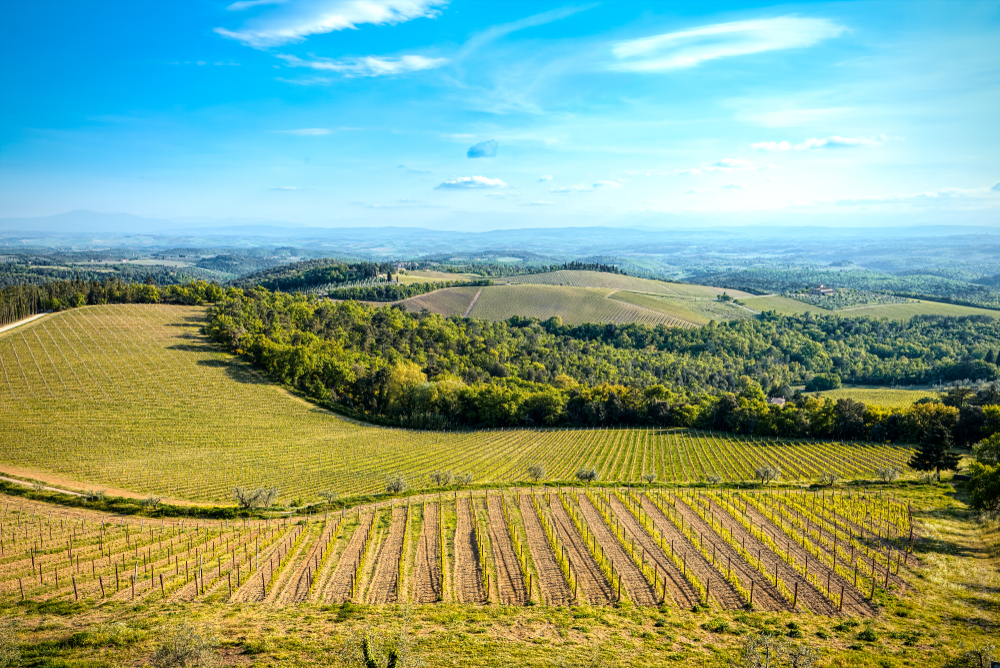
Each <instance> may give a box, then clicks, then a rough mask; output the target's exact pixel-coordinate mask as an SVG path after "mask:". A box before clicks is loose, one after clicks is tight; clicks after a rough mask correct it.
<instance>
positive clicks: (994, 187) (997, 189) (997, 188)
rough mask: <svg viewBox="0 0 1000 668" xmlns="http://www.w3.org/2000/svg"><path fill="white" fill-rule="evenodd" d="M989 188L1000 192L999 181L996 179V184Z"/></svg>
mask: <svg viewBox="0 0 1000 668" xmlns="http://www.w3.org/2000/svg"><path fill="white" fill-rule="evenodd" d="M990 190H992V191H993V192H1000V181H997V182H996V184H995V185H994V186H993V187H992V188H990Z"/></svg>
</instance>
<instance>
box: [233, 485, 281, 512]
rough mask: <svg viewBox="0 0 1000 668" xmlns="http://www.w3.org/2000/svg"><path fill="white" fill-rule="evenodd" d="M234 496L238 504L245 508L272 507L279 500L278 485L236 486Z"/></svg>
mask: <svg viewBox="0 0 1000 668" xmlns="http://www.w3.org/2000/svg"><path fill="white" fill-rule="evenodd" d="M233 497H234V498H235V499H236V503H237V505H239V507H240V508H243V509H244V510H249V509H250V508H270V507H271V506H272V505H274V502H275V501H277V500H278V488H277V487H258V488H257V489H251V488H249V487H234V488H233Z"/></svg>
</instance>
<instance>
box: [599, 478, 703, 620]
mask: <svg viewBox="0 0 1000 668" xmlns="http://www.w3.org/2000/svg"><path fill="white" fill-rule="evenodd" d="M611 507H612V509H613V510H614V512H615V515H616V516H617V517H618V519H619V520H620V521H621V523H622V526H624V527H625V531H626V533H627V534H628V535H630V536H631V537H632V539H633V540H635V541H636V543H637V544H638V545H640V546H641V547H642V548H643V549H644V550H645V551H646V558H647V559H648V560H649V561H651V562H652V563H653V564H654V565H655V566H656V570H657V572H658V573H659V574H660V576H661V577H663V576H665V577H666V582H667V598H668V600H672V601H673V602H674V605H677V606H679V607H682V608H690V607H693V606H694V605H696V604H697V603H698V592H697V591H695V588H694V587H692V586H691V583H690V582H688V580H687V578H685V577H684V574H683V573H681V571H680V569H679V568H677V566H676V565H675V564H674V562H673V561H671V559H670V557H669V556H667V555H666V554H665V553H664V552H663V550H661V549H660V546H659V545H657V544H656V542H655V541H654V540H653V539H652V537H651V536H650V535H649V534H648V533H647V532H646V530H645V529H643V528H642V527H641V526H640V525H639V521H638V520H637V519H636V518H635V516H634V515H633V514H632V513H631V512H629V510H628V508H626V507H625V506H624V505H623V504H622V503H621V501H619V500H618V498H617V497H615V496H612V497H611Z"/></svg>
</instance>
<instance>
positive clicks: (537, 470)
mask: <svg viewBox="0 0 1000 668" xmlns="http://www.w3.org/2000/svg"><path fill="white" fill-rule="evenodd" d="M528 475H529V476H530V477H531V479H532V480H534V481H535V482H538V481H539V480H542V479H543V478H545V464H532V465H531V466H529V467H528Z"/></svg>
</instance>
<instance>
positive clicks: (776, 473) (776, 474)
mask: <svg viewBox="0 0 1000 668" xmlns="http://www.w3.org/2000/svg"><path fill="white" fill-rule="evenodd" d="M753 477H754V480H756V481H758V482H760V483H761V484H762V485H766V484H768V483H770V482H774V481H775V480H777V479H778V478H780V477H781V469H779V468H778V467H777V466H770V465H768V466H760V467H757V468H756V469H754V472H753Z"/></svg>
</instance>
